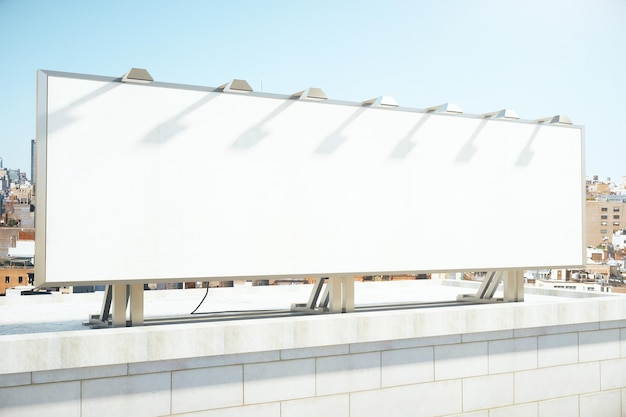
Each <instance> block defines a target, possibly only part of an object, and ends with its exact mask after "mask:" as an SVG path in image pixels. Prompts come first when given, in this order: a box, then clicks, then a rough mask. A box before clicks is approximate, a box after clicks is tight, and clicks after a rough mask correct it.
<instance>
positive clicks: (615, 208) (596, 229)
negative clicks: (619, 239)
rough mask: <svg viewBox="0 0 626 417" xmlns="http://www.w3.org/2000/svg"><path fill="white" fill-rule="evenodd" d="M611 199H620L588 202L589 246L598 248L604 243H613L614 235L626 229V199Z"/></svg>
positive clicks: (587, 228)
mask: <svg viewBox="0 0 626 417" xmlns="http://www.w3.org/2000/svg"><path fill="white" fill-rule="evenodd" d="M611 197H619V198H611V199H609V198H604V199H599V200H597V201H591V200H588V201H587V214H586V225H585V227H586V236H587V246H593V247H597V246H598V245H601V244H603V243H611V241H612V239H613V233H615V232H617V231H618V230H621V229H624V228H626V221H625V220H626V217H625V216H626V197H625V196H611Z"/></svg>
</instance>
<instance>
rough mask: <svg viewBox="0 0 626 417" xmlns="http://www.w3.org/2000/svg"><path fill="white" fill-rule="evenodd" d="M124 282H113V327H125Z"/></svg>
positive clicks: (125, 293) (125, 290) (125, 292)
mask: <svg viewBox="0 0 626 417" xmlns="http://www.w3.org/2000/svg"><path fill="white" fill-rule="evenodd" d="M127 293H128V292H127V289H126V284H113V327H126V296H127Z"/></svg>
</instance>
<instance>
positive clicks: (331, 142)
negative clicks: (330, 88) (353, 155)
mask: <svg viewBox="0 0 626 417" xmlns="http://www.w3.org/2000/svg"><path fill="white" fill-rule="evenodd" d="M365 110H366V108H365V107H359V108H358V109H356V111H355V112H354V113H352V114H351V115H350V116H349V117H348V118H347V119H346V120H345V121H344V122H343V123H341V124H340V125H339V127H337V129H335V130H334V131H333V132H332V133H331V134H330V135H328V136H327V137H326V139H324V140H323V141H322V142H321V143H320V144H319V145H318V146H317V148H316V149H315V153H317V154H326V155H328V154H331V153H333V152H335V151H336V150H337V149H339V148H340V147H341V145H343V143H344V142H345V141H346V139H347V137H346V136H345V135H344V134H343V131H344V130H345V129H346V128H347V127H348V126H350V125H351V124H352V123H353V122H354V121H355V120H356V119H357V118H358V117H359V116H360V115H361V114H363V112H364V111H365Z"/></svg>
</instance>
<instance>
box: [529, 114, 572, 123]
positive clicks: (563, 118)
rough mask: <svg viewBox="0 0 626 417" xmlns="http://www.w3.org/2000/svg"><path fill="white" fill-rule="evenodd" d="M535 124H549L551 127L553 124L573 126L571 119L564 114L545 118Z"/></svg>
mask: <svg viewBox="0 0 626 417" xmlns="http://www.w3.org/2000/svg"><path fill="white" fill-rule="evenodd" d="M535 122H536V123H545V122H548V123H550V124H551V125H552V124H558V125H571V124H572V121H571V120H570V118H569V117H567V116H566V115H564V114H557V115H556V116H552V117H544V118H542V119H537V120H535Z"/></svg>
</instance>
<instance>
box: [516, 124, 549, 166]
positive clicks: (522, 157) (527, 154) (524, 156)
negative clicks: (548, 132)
mask: <svg viewBox="0 0 626 417" xmlns="http://www.w3.org/2000/svg"><path fill="white" fill-rule="evenodd" d="M542 126H543V125H541V124H538V125H537V126H535V128H534V129H533V133H531V134H530V137H529V138H528V142H527V143H526V145H525V146H524V148H523V149H522V152H521V153H520V154H519V157H518V158H517V161H516V162H515V165H516V166H527V165H528V164H530V161H531V160H532V159H533V157H534V156H535V153H534V152H533V151H532V150H531V147H532V145H533V142H534V141H535V139H536V138H537V135H538V134H539V129H541V127H542Z"/></svg>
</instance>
